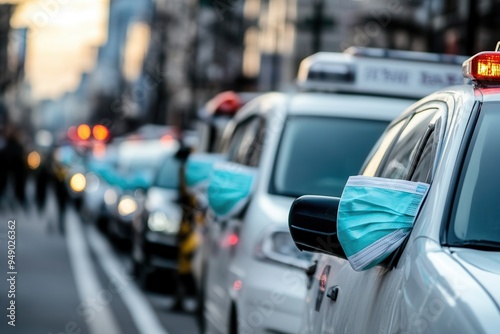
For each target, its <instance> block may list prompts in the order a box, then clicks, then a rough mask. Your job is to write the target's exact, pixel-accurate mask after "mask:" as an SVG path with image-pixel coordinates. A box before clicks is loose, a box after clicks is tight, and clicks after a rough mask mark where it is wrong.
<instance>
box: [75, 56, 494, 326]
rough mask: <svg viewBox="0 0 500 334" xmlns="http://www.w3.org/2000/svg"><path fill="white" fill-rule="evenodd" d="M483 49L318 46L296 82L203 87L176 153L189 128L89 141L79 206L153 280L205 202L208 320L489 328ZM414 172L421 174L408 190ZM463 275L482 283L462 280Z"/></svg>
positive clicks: (198, 229)
mask: <svg viewBox="0 0 500 334" xmlns="http://www.w3.org/2000/svg"><path fill="white" fill-rule="evenodd" d="M495 57H496V58H494V61H496V62H497V63H498V64H500V57H497V56H495ZM490 58H491V57H490ZM490 58H488V59H490ZM481 59H482V58H479V60H478V59H477V58H475V59H473V60H472V61H469V62H468V63H466V64H467V65H466V66H465V67H464V71H465V72H464V73H466V74H467V75H466V77H465V78H464V77H463V76H462V62H463V61H464V60H465V59H464V58H463V57H457V56H445V55H430V54H422V53H414V52H403V51H391V50H379V49H369V48H351V49H348V50H346V52H344V53H319V54H315V55H313V56H311V57H308V58H306V59H305V60H304V61H303V62H302V63H301V66H300V68H299V73H298V77H297V89H296V90H294V91H290V92H270V93H265V94H256V95H244V94H236V93H232V92H231V93H225V94H223V95H222V96H218V97H216V98H214V99H213V100H212V101H210V102H209V103H207V105H206V108H205V110H204V112H205V115H201V116H204V117H200V119H204V122H203V123H202V124H204V128H203V130H202V131H200V129H198V130H197V131H196V132H195V133H194V134H193V135H192V138H194V140H193V141H192V144H191V145H190V144H189V143H188V146H190V147H192V149H191V150H190V154H189V156H188V157H187V161H186V163H185V165H183V168H182V169H181V165H182V162H181V161H180V160H179V159H177V157H176V155H177V153H178V152H179V150H180V149H182V148H183V147H184V146H185V144H186V141H185V139H186V137H185V138H184V142H183V143H180V142H179V141H178V140H177V138H176V136H175V134H174V133H173V132H172V131H171V129H165V132H164V133H161V135H160V136H157V137H156V138H149V139H144V138H137V135H136V136H135V137H134V138H132V139H131V138H128V139H123V140H115V141H113V142H112V143H110V144H108V145H106V151H105V153H102V152H101V154H99V155H91V157H90V158H88V159H87V161H86V166H87V171H86V172H87V174H86V186H85V190H84V191H83V195H82V196H83V200H82V212H83V214H84V215H85V216H86V217H88V219H89V220H92V221H95V222H97V223H98V224H99V225H100V226H101V227H102V229H103V230H105V231H107V232H108V233H109V235H110V236H112V237H113V238H121V239H126V240H129V241H130V244H131V259H132V263H133V271H134V274H135V276H136V277H138V278H139V279H140V280H141V281H142V280H144V279H145V278H146V277H147V276H148V274H149V273H150V272H152V271H153V270H154V269H156V268H161V269H167V270H172V271H175V270H179V252H180V249H179V247H180V244H179V242H180V241H179V237H178V235H179V233H180V230H181V229H182V224H181V222H182V221H183V219H184V220H185V219H186V212H191V214H193V213H194V214H196V217H188V220H189V219H191V218H192V219H191V220H189V221H191V224H192V232H190V233H192V234H193V238H192V239H191V240H192V241H191V242H192V244H191V246H190V247H192V251H193V252H194V253H193V257H192V263H191V267H192V268H190V270H191V271H192V275H193V277H194V280H195V283H196V293H197V296H198V302H199V311H200V312H199V314H198V315H199V320H200V324H201V327H202V331H203V332H204V333H230V334H233V333H330V332H337V331H338V332H343V333H367V332H384V333H385V332H391V333H406V332H408V333H414V332H449V331H454V332H463V333H466V332H471V331H472V332H476V331H475V330H476V329H477V330H482V331H483V332H494V330H493V328H498V326H497V325H498V324H497V323H498V322H499V317H498V303H497V300H498V299H496V297H495V296H496V294H495V291H496V290H495V289H493V287H492V284H493V283H491V282H492V281H488V282H486V281H484V282H483V281H481V279H482V277H483V276H484V277H485V278H484V279H485V280H488V279H490V280H493V279H494V277H496V276H495V275H494V274H493V273H494V272H495V270H497V269H493V267H495V266H494V263H498V262H495V261H497V260H498V259H496V257H497V253H494V254H492V253H484V251H488V250H492V249H497V248H498V241H496V240H497V239H496V237H497V234H498V233H496V231H497V229H496V228H495V226H496V225H495V223H496V222H497V221H496V220H494V218H493V216H494V215H493V214H491V213H490V211H492V212H494V210H493V208H495V207H498V206H497V205H495V204H494V203H493V202H492V200H491V199H490V198H489V197H485V196H484V194H483V193H482V192H479V190H477V191H476V190H475V189H476V188H477V187H479V184H483V183H484V184H485V185H486V184H488V183H491V182H492V181H493V180H494V179H496V178H495V177H494V176H493V175H492V174H491V173H489V172H486V171H485V172H484V173H485V174H486V175H487V177H489V178H488V180H490V182H488V181H483V177H482V176H480V175H481V174H482V172H481V173H480V171H483V167H484V168H489V167H487V166H490V165H491V164H490V160H491V159H492V158H491V157H492V156H496V155H495V154H494V153H493V152H494V149H492V148H488V150H487V152H489V153H488V154H487V156H488V157H490V158H489V159H490V160H487V159H488V158H486V155H484V156H485V157H484V158H482V156H483V155H482V154H480V153H477V154H475V153H474V152H476V151H474V148H475V147H476V146H479V147H480V148H481V150H482V148H484V147H490V146H491V145H496V144H488V143H492V142H495V140H494V137H492V136H494V132H493V130H491V131H490V130H488V129H490V128H491V126H489V127H487V126H486V125H484V126H483V127H484V128H487V130H484V131H486V132H485V133H483V131H482V130H481V129H482V128H483V127H481V124H487V123H485V122H486V120H487V119H489V121H488V122H494V121H495V119H496V118H495V116H494V111H489V110H490V109H494V106H495V105H496V104H498V102H496V100H497V97H498V96H500V95H499V92H500V91H498V90H497V89H496V88H491V87H492V86H494V84H493V85H492V84H491V83H492V82H494V83H496V82H500V79H497V77H495V76H494V75H491V74H483V73H480V74H478V73H477V71H476V69H475V68H476V67H478V66H479V65H477V63H478V62H480V61H481ZM496 59H499V60H498V61H497V60H496ZM490 60H491V59H490ZM471 64H472V65H471ZM495 64H496V63H495ZM467 66H468V67H467ZM474 66H476V67H474ZM481 66H483V67H484V66H491V64H490V65H488V64H486V61H485V63H484V64H481ZM495 66H498V65H495ZM466 67H467V69H466ZM474 71H476V72H474ZM481 75H482V76H481ZM485 75H490V76H489V77H486V79H485ZM469 80H472V81H473V83H474V85H475V86H473V85H471V84H470V82H468V81H469ZM460 84H463V85H462V86H461V87H460V88H455V89H447V90H443V91H441V92H440V93H436V94H434V95H431V96H429V97H426V98H424V97H425V96H427V95H428V94H431V93H433V92H434V91H437V90H439V89H442V88H444V87H448V86H450V85H460ZM474 87H476V88H474ZM422 98H424V99H422ZM417 100H420V101H418V102H417ZM481 109H484V111H482V110H481ZM236 110H237V112H236ZM403 111H404V112H403ZM471 119H473V120H474V121H471ZM476 120H477V121H476ZM471 124H474V125H471ZM475 124H477V125H475ZM488 124H489V123H488ZM146 133H148V132H147V131H146ZM187 137H189V136H187ZM490 137H492V138H490ZM196 141H198V142H197V143H196V144H195V142H196ZM471 150H472V151H471ZM484 150H486V148H484ZM480 152H483V151H480ZM476 156H477V157H476ZM367 157H368V158H367ZM483 160H484V161H485V162H484V164H483V162H482V161H483ZM491 161H493V160H491ZM488 171H489V169H488ZM181 172H182V173H183V174H182V175H180V173H181ZM357 174H362V176H363V177H366V179H363V178H359V177H357V178H354V177H352V176H355V175H357ZM394 180H396V181H394ZM346 185H347V186H346ZM476 185H477V187H476ZM180 187H186V190H187V191H188V192H189V194H191V195H192V196H193V198H194V199H195V201H194V202H193V203H196V204H192V206H193V207H191V208H189V209H190V211H189V210H188V211H186V207H185V205H186V204H185V203H181V202H180V193H179V189H180ZM372 187H373V188H376V189H377V191H378V192H377V193H370V189H372ZM408 189H416V190H414V191H415V192H414V193H412V195H415V194H417V193H418V191H422V189H425V191H423V192H421V193H418V194H417V195H419V196H416V195H415V196H412V197H410V199H409V200H408V201H409V202H408V203H410V204H408V206H407V207H403V208H401V207H402V206H403V205H404V203H406V202H405V198H408V196H407V197H404V196H403V195H407V194H408V193H409V191H410V190H408ZM390 191H392V193H390ZM396 191H399V192H400V193H397V194H395V193H394V192H396ZM412 191H413V190H412ZM455 191H456V192H457V195H456V196H457V197H455V196H454V194H455ZM349 192H351V193H353V194H355V195H352V196H351V197H349V194H350V193H349ZM401 192H402V193H401ZM402 194H403V195H402ZM488 194H489V195H488V196H490V197H493V198H496V197H498V196H496V194H493V193H492V192H491V191H489V192H488ZM303 195H314V196H305V197H302V196H303ZM365 196H366V197H365ZM369 196H371V200H372V202H374V203H375V204H370V202H369V201H368V199H369V198H370V197H369ZM416 198H418V201H417V199H416ZM365 199H366V200H365ZM377 201H379V202H377ZM384 201H385V202H384ZM457 201H459V202H460V203H461V205H460V206H458V205H457ZM497 202H498V203H500V201H497ZM422 203H423V204H422ZM471 203H472V204H471ZM480 203H483V204H484V205H482V204H480ZM488 203H489V204H488ZM369 205H372V207H369ZM398 205H399V206H398ZM367 207H368V208H367ZM290 208H291V211H290ZM357 210H359V211H357ZM398 210H399V211H398ZM405 210H406V211H405ZM410 211H411V212H410ZM387 212H389V213H387ZM486 212H487V215H486ZM384 214H385V216H383V215H384ZM370 215H371V216H370ZM358 216H359V220H356V219H354V218H353V217H358ZM382 216H383V217H382ZM402 216H404V217H403V218H399V217H402ZM476 216H478V217H476ZM479 216H480V218H479ZM381 217H382V218H381ZM387 217H389V218H387ZM450 217H452V218H450ZM467 217H469V218H467ZM472 218H474V224H471V222H472ZM363 219H364V220H363ZM384 219H385V220H384ZM398 219H399V220H398ZM476 219H480V220H482V221H484V224H483V225H484V226H486V225H487V226H488V228H490V227H491V228H490V229H489V230H488V231H489V232H488V231H485V230H483V229H481V228H479V227H477V226H479V225H477V224H479V223H476V222H475V220H476ZM379 220H380V221H382V222H384V223H385V224H386V225H383V226H382V225H377V223H378V221H379ZM450 221H451V222H450ZM438 222H440V223H438ZM397 223H398V224H399V225H397ZM349 224H351V225H349ZM473 225H474V226H473ZM413 226H414V228H413ZM377 228H378V230H377ZM290 232H291V233H290ZM365 236H366V237H365ZM364 237H365V238H371V239H370V240H369V241H370V242H371V243H369V242H368V240H365V239H363V238H364ZM372 239H373V240H372ZM379 239H380V240H381V241H380V240H379ZM346 240H349V241H346ZM343 242H344V244H343ZM365 242H366V243H365ZM360 245H364V246H363V247H364V248H363V247H361V246H360ZM366 245H368V246H366ZM356 247H358V248H356ZM468 248H471V249H474V250H469V249H468ZM475 249H478V250H479V251H475ZM374 250H375V252H374ZM319 253H322V255H319ZM374 254H375V255H374ZM332 255H333V256H332ZM497 267H498V266H497ZM497 267H496V268H497ZM359 271H361V272H359ZM497 271H498V270H497ZM487 272H490V276H488V274H487ZM455 274H456V275H455ZM458 276H459V277H460V280H463V281H464V282H466V283H467V286H469V287H470V288H471V291H464V290H460V291H459V292H457V290H456V289H455V285H456V284H455V283H456V282H454V281H453V277H458ZM486 276H488V277H486ZM497 290H498V289H497ZM457 296H458V297H457ZM474 296H475V297H474ZM474 298H476V299H477V300H479V301H474ZM481 303H483V304H482V305H479V304H481ZM476 304H477V305H476ZM474 305H476V306H477V307H478V308H477V310H474V309H472V307H473V306H474ZM495 305H496V306H495ZM480 310H483V311H484V313H481V312H482V311H480ZM495 312H496V313H495ZM495 326H497V327H495Z"/></svg>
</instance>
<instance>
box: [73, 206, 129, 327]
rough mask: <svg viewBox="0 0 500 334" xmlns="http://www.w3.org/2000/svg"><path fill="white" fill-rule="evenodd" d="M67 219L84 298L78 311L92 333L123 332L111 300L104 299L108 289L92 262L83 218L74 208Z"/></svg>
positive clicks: (76, 270) (75, 274)
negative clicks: (100, 279) (77, 214)
mask: <svg viewBox="0 0 500 334" xmlns="http://www.w3.org/2000/svg"><path fill="white" fill-rule="evenodd" d="M65 220H66V242H67V245H68V251H69V256H70V259H71V267H72V268H73V274H74V277H75V282H76V286H77V289H78V293H79V295H80V300H81V304H80V305H79V307H78V309H77V310H75V312H77V314H82V315H83V316H84V318H85V320H86V321H87V325H88V328H89V331H90V333H91V334H99V333H106V334H120V330H119V327H118V323H117V322H116V319H115V317H114V315H113V312H112V311H111V309H110V307H109V301H108V300H107V299H105V298H104V296H105V295H106V290H104V289H103V288H102V287H101V284H100V283H99V279H98V277H97V274H96V271H95V268H94V266H93V264H92V259H91V257H90V252H89V249H88V246H87V243H86V242H85V239H84V234H83V229H82V226H81V223H80V220H79V218H78V217H77V216H76V215H75V213H74V211H73V210H71V209H69V210H68V212H67V216H66V219H65Z"/></svg>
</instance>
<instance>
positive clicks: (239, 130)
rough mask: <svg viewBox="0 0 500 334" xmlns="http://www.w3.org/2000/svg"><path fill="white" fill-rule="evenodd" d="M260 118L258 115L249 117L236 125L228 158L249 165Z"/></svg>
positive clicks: (260, 121)
mask: <svg viewBox="0 0 500 334" xmlns="http://www.w3.org/2000/svg"><path fill="white" fill-rule="evenodd" d="M261 123H262V120H261V118H260V117H257V116H253V117H250V118H248V119H246V120H244V121H243V122H241V123H240V124H238V125H237V126H236V129H235V130H234V133H233V136H232V138H231V141H230V144H229V149H228V159H229V161H232V162H236V163H239V164H243V165H250V163H249V158H250V156H251V154H252V152H253V150H254V149H255V146H256V145H255V142H256V138H257V134H258V132H259V128H260V124H261Z"/></svg>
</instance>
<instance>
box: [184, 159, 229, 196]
mask: <svg viewBox="0 0 500 334" xmlns="http://www.w3.org/2000/svg"><path fill="white" fill-rule="evenodd" d="M223 159H224V156H223V155H222V154H204V153H193V154H191V155H190V156H189V157H188V159H187V162H186V171H185V174H184V175H185V178H186V185H187V187H188V188H197V187H201V188H203V187H204V186H206V184H207V182H208V177H209V175H210V172H211V171H212V167H213V165H214V163H215V162H216V161H220V160H223ZM205 188H206V187H205Z"/></svg>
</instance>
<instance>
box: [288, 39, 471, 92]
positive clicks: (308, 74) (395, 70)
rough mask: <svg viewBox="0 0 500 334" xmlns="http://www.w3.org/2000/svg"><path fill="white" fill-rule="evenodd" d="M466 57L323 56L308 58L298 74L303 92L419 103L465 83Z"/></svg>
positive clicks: (354, 51) (369, 52)
mask: <svg viewBox="0 0 500 334" xmlns="http://www.w3.org/2000/svg"><path fill="white" fill-rule="evenodd" d="M465 59H466V58H465V57H463V56H453V55H442V54H430V53H422V52H413V51H399V50H387V49H376V48H349V49H347V50H346V51H345V52H343V53H338V52H319V53H316V54H313V55H311V56H309V57H307V58H305V59H304V60H303V61H302V62H301V64H300V66H299V71H298V74H297V86H298V88H299V89H301V90H303V91H325V92H342V93H354V94H372V95H380V96H393V97H403V98H412V99H419V98H422V97H424V96H426V95H428V94H430V93H433V92H435V91H437V90H439V89H443V88H445V87H448V86H453V85H461V84H463V83H464V81H465V80H464V78H463V76H462V71H461V70H462V67H461V66H462V63H463V62H464V60H465Z"/></svg>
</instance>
